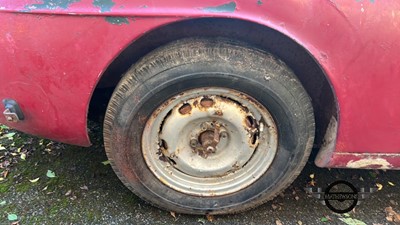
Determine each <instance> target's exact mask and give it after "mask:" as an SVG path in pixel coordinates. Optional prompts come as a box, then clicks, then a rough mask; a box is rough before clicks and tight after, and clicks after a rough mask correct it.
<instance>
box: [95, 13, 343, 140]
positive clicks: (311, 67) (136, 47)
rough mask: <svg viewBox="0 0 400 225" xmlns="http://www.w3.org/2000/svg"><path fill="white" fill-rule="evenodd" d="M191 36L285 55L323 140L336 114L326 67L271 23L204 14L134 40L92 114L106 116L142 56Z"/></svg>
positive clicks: (107, 77) (109, 74) (100, 88)
mask: <svg viewBox="0 0 400 225" xmlns="http://www.w3.org/2000/svg"><path fill="white" fill-rule="evenodd" d="M188 37H227V38H230V39H236V40H238V41H242V42H246V43H248V44H250V45H253V46H254V47H256V48H259V49H263V50H265V51H267V52H270V53H272V54H274V55H276V56H277V57H279V58H280V59H282V60H283V61H284V62H285V63H286V64H287V65H288V66H289V67H290V68H291V69H292V70H293V71H294V73H295V74H296V75H297V76H298V78H299V80H300V81H301V83H302V84H303V86H304V88H305V89H306V91H307V93H308V94H309V96H310V97H311V99H312V104H313V109H314V112H315V113H314V114H315V122H316V136H315V143H314V147H316V148H318V147H320V146H321V144H322V140H323V137H324V135H325V131H326V128H327V127H328V124H329V121H330V119H331V117H332V116H334V117H337V110H338V108H337V104H336V97H335V95H334V91H333V89H332V86H331V85H330V83H329V81H328V79H327V77H326V75H325V74H324V71H323V70H322V68H321V67H320V66H319V64H318V63H317V62H316V60H315V59H314V58H313V56H311V54H310V53H309V52H308V51H307V50H306V49H304V48H303V47H302V46H300V45H299V44H297V43H296V42H295V41H293V40H292V39H290V38H288V37H287V36H285V35H283V34H281V33H279V32H278V31H276V30H273V29H270V28H268V27H265V26H262V25H259V24H255V23H251V22H247V21H242V20H236V19H219V18H204V19H193V20H185V21H181V22H176V23H172V24H169V25H166V26H163V27H160V28H158V29H155V30H152V31H150V32H149V33H146V34H144V35H143V36H142V37H140V38H139V39H137V40H135V41H134V42H133V43H132V44H131V45H130V46H128V47H127V48H126V49H125V50H124V51H123V52H122V53H121V54H120V55H119V56H118V57H117V58H116V59H115V60H114V61H113V62H112V63H111V64H110V66H109V67H108V68H107V70H106V71H105V72H104V74H103V76H102V78H101V80H100V81H99V83H98V85H97V87H96V89H95V91H94V94H93V97H92V99H91V102H90V107H89V118H91V119H95V120H101V121H102V120H103V118H104V114H105V110H106V108H107V104H108V101H109V99H110V97H111V94H112V92H113V90H114V88H115V86H116V85H117V83H118V82H119V81H120V79H121V77H122V75H123V74H124V73H125V72H126V71H127V70H128V69H129V68H130V66H131V65H132V64H134V63H135V62H136V61H138V60H139V59H140V58H141V57H142V56H144V55H146V54H147V53H149V52H151V51H152V50H154V49H156V48H158V47H159V46H162V45H165V44H167V43H169V42H171V41H174V40H177V39H182V38H188Z"/></svg>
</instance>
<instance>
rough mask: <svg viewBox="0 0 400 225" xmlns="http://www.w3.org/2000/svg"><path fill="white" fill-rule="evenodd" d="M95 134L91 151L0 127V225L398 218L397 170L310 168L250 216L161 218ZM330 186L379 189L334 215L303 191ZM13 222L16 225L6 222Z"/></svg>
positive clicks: (333, 221) (321, 221) (161, 213)
mask: <svg viewBox="0 0 400 225" xmlns="http://www.w3.org/2000/svg"><path fill="white" fill-rule="evenodd" d="M93 130H94V132H93V133H94V134H95V135H94V137H95V138H94V143H95V144H94V145H93V146H92V147H90V148H80V147H76V146H70V145H65V144H60V143H56V142H51V141H48V140H42V139H39V138H34V137H31V136H29V135H26V134H21V133H18V132H15V131H12V130H9V129H7V128H6V127H1V128H0V224H18V223H19V224H155V225H157V224H277V225H280V224H360V225H362V224H375V225H378V224H395V222H390V221H389V220H390V218H386V216H387V215H386V212H385V208H387V207H392V209H393V210H394V211H395V212H400V205H399V204H400V173H399V172H398V171H376V170H374V171H373V170H349V169H346V170H345V169H330V170H329V169H321V168H318V167H316V166H314V165H313V163H312V162H309V163H308V164H307V165H306V167H305V169H304V170H303V172H302V174H301V175H300V176H299V177H298V178H297V179H296V181H295V182H294V183H293V184H292V185H291V186H290V187H289V188H288V189H287V190H286V191H285V192H284V193H282V194H281V195H280V196H278V197H277V198H276V199H274V200H273V201H270V202H268V203H266V204H264V205H262V206H259V207H257V208H255V209H253V210H251V211H248V212H244V213H241V214H235V215H226V216H215V217H208V218H207V217H205V216H191V215H180V214H174V213H171V212H166V211H163V210H159V209H157V208H155V207H152V206H151V205H149V204H147V203H145V202H144V201H142V200H141V199H139V198H138V197H136V196H135V195H134V194H132V193H131V192H130V191H129V190H128V189H126V188H125V187H124V186H123V185H122V183H121V182H120V181H119V180H118V178H117V177H116V176H115V174H114V173H113V171H112V169H111V167H110V165H107V163H106V160H107V158H106V156H105V153H104V150H103V146H102V142H101V139H100V138H99V137H100V136H101V135H100V134H101V132H100V131H99V130H100V129H99V128H98V127H96V126H94V128H93ZM96 137H97V138H96ZM102 162H105V163H104V164H106V165H104V164H103V163H102ZM49 170H50V171H49ZM51 172H54V174H52V173H51ZM48 175H49V176H50V177H49V176H48ZM52 175H54V176H55V177H52ZM311 177H314V178H313V179H311ZM37 178H39V179H37ZM336 180H347V181H350V182H351V183H352V184H354V186H356V187H376V185H378V186H380V185H382V187H381V190H380V191H377V192H376V193H373V194H371V195H370V196H369V197H368V198H367V199H365V200H364V201H363V202H362V203H361V204H360V205H359V206H357V207H356V208H355V209H354V210H353V211H352V212H350V213H348V214H345V215H343V214H342V215H339V214H336V213H333V212H332V211H330V210H329V209H328V208H327V207H326V206H324V205H322V204H321V203H320V202H318V201H317V200H316V199H314V198H312V197H310V196H308V195H307V194H306V193H305V191H304V188H305V187H309V186H311V185H312V184H314V185H315V186H316V187H317V186H318V187H322V188H326V187H327V186H328V184H330V183H332V182H334V181H336ZM386 210H388V209H386ZM14 216H16V217H17V218H16V219H17V220H13V221H11V220H10V219H15V218H12V217H14ZM395 216H396V215H395ZM399 218H400V217H399ZM351 219H355V220H353V222H354V221H355V223H350V220H351ZM388 219H389V220H388ZM342 220H345V221H342ZM346 222H347V223H346Z"/></svg>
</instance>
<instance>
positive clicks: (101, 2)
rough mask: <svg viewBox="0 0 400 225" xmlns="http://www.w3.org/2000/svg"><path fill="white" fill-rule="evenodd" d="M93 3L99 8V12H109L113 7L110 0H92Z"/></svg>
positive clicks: (113, 3)
mask: <svg viewBox="0 0 400 225" xmlns="http://www.w3.org/2000/svg"><path fill="white" fill-rule="evenodd" d="M93 5H94V6H96V7H98V8H100V12H109V11H111V9H112V8H113V7H114V5H115V2H113V1H112V0H93Z"/></svg>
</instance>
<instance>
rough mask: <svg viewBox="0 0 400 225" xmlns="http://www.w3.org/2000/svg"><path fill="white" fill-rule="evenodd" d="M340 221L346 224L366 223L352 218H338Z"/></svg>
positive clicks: (361, 224)
mask: <svg viewBox="0 0 400 225" xmlns="http://www.w3.org/2000/svg"><path fill="white" fill-rule="evenodd" d="M339 220H341V221H342V222H344V223H345V224H347V225H367V224H366V223H364V222H363V221H361V220H357V219H353V218H339Z"/></svg>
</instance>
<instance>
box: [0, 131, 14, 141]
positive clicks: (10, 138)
mask: <svg viewBox="0 0 400 225" xmlns="http://www.w3.org/2000/svg"><path fill="white" fill-rule="evenodd" d="M14 135H15V133H14V132H10V133H8V134H4V135H3V136H1V137H0V139H3V138H8V139H9V140H12V139H14V138H13V137H14Z"/></svg>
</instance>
